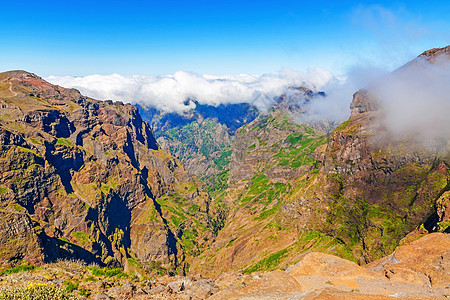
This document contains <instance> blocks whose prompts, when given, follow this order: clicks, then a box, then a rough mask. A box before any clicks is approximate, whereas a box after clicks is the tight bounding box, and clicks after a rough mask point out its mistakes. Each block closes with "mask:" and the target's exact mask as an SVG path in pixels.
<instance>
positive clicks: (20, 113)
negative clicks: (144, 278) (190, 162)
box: [0, 71, 211, 272]
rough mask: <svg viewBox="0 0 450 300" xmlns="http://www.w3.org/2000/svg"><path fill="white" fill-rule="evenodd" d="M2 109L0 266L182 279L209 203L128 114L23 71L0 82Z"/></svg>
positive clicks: (204, 232) (130, 109)
mask: <svg viewBox="0 0 450 300" xmlns="http://www.w3.org/2000/svg"><path fill="white" fill-rule="evenodd" d="M0 106H1V107H2V108H1V110H0V213H1V214H2V216H4V217H3V218H2V220H1V221H0V228H1V229H0V231H1V232H2V237H1V239H2V243H1V244H0V253H2V255H0V265H1V266H7V265H12V264H15V263H17V262H19V261H22V260H24V261H30V262H32V263H34V264H39V263H43V262H48V261H53V260H56V259H58V258H80V259H83V260H85V261H88V262H90V261H95V262H98V263H100V264H108V265H120V266H125V267H126V268H128V267H129V265H130V261H132V262H133V266H134V267H135V266H136V265H139V266H141V267H143V268H145V267H146V265H148V266H150V267H149V268H156V269H157V268H162V267H165V268H168V269H169V270H175V268H179V270H181V271H180V272H182V270H183V266H184V263H185V261H186V259H187V257H188V256H189V255H191V254H192V253H191V252H190V251H193V250H192V249H188V250H187V249H186V248H185V247H184V244H183V243H185V242H184V240H186V236H185V235H186V234H189V239H191V240H190V242H189V245H190V248H193V249H196V248H195V247H198V246H199V245H198V243H197V242H196V241H197V239H198V240H201V242H200V243H204V242H205V241H206V240H208V238H209V237H210V236H211V233H210V231H209V229H208V226H209V225H208V224H209V222H210V214H209V212H210V211H209V210H210V207H209V198H208V196H207V195H206V194H205V193H202V192H201V191H199V190H198V189H197V187H196V183H195V182H194V181H193V179H192V178H191V177H190V176H189V175H188V173H187V172H186V170H185V169H184V168H183V166H182V165H181V163H180V161H179V160H178V159H176V158H174V157H173V156H171V155H170V154H168V153H166V152H164V151H163V150H161V149H160V148H159V146H158V145H157V143H156V140H155V138H154V136H153V132H152V129H151V128H150V126H149V125H148V124H147V123H146V122H144V121H143V120H142V118H141V117H140V115H139V113H138V109H137V108H136V107H134V106H132V105H129V104H123V103H121V102H112V101H104V102H102V101H97V100H94V99H91V98H87V97H84V96H82V95H81V94H80V93H79V92H78V91H77V90H74V89H65V88H62V87H59V86H54V85H51V84H49V83H48V82H46V81H44V80H43V79H41V78H40V77H38V76H36V75H34V74H31V73H27V72H24V71H12V72H5V73H1V74H0ZM174 201H178V202H180V203H181V204H177V205H176V206H177V209H176V210H174V209H170V208H169V207H172V206H174V205H175V203H176V202H174ZM192 207H194V210H195V213H192V212H190V211H189V209H191V211H192ZM193 220H195V222H194V221H193ZM197 224H202V225H201V226H200V225H197ZM193 232H194V233H193ZM200 237H201V239H200Z"/></svg>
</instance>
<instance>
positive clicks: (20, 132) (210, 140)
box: [0, 47, 450, 299]
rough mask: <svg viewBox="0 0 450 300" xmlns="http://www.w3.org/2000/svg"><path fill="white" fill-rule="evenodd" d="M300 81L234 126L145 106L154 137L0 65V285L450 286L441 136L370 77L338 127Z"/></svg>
mask: <svg viewBox="0 0 450 300" xmlns="http://www.w3.org/2000/svg"><path fill="white" fill-rule="evenodd" d="M449 50H450V47H446V48H441V49H433V50H430V51H426V52H424V53H423V54H422V55H420V56H419V57H418V58H417V59H416V60H414V61H412V62H410V63H408V64H406V65H405V66H404V67H402V68H400V69H399V70H398V71H396V72H394V75H395V74H400V75H401V74H408V73H410V72H415V73H417V74H419V75H420V74H421V72H424V68H423V66H426V65H437V64H440V63H442V61H448V60H450V54H449V53H450V51H449ZM425 68H426V67H425ZM394 75H391V76H394ZM296 95H297V96H298V98H295V99H291V98H289V97H287V96H285V95H284V96H283V95H282V96H280V98H279V99H277V100H276V101H275V102H274V106H273V107H272V108H271V109H269V110H268V111H267V112H264V113H259V114H258V116H254V115H253V114H254V111H253V110H252V109H250V108H248V107H247V108H248V110H246V113H248V118H247V117H245V118H243V119H242V120H240V122H241V121H242V122H243V123H245V124H244V125H243V126H240V127H239V126H238V125H237V123H236V122H232V120H221V119H220V118H219V117H218V116H217V114H215V113H214V111H213V112H211V111H209V110H210V109H212V108H210V107H208V108H201V109H207V110H208V113H205V112H199V111H191V112H185V116H184V117H183V118H181V119H182V120H181V121H180V120H179V118H178V117H176V118H175V117H173V118H175V119H176V120H175V121H174V120H173V119H172V118H167V119H164V118H165V117H164V116H161V115H155V114H154V112H152V111H151V110H150V111H147V117H148V118H150V117H151V118H157V120H153V124H156V125H157V126H156V127H157V128H158V131H159V133H158V142H159V143H158V142H157V140H156V138H155V134H154V132H153V130H152V128H151V127H150V125H149V123H147V122H146V121H144V120H143V118H142V117H141V115H140V113H139V110H138V108H136V107H135V106H132V105H130V104H123V103H121V102H112V101H98V100H95V99H91V98H89V97H85V96H83V95H81V94H80V93H79V92H78V91H76V90H73V89H65V88H62V87H59V86H54V85H51V84H49V83H48V82H46V81H44V80H43V79H41V78H40V77H38V76H36V75H34V74H31V73H28V72H24V71H11V72H5V73H1V74H0V215H1V217H2V218H1V219H0V220H1V221H0V286H2V288H3V289H6V290H4V291H3V292H0V299H2V297H3V298H6V299H14V298H11V297H10V298H8V297H9V296H11V295H12V294H11V293H16V294H20V293H22V294H21V295H24V293H25V294H26V293H53V294H55V293H58V295H60V296H58V297H59V298H61V299H72V298H74V297H79V298H97V299H102V298H103V299H108V298H115V299H140V298H141V299H152V298H154V299H167V298H172V299H206V298H208V297H211V298H212V299H239V298H243V299H264V298H266V299H279V298H281V299H283V298H285V299H289V298H290V299H328V298H330V299H340V298H342V299H347V298H350V299H352V298H356V299H358V298H361V299H385V298H386V299H387V298H392V297H394V298H405V299H440V298H445V297H449V295H450V280H449V278H450V267H449V263H450V257H449V253H450V252H449V251H450V250H449V249H450V247H449V246H450V241H449V236H448V235H447V233H449V231H450V200H449V199H450V186H449V181H448V178H449V173H450V157H449V153H450V152H448V150H449V149H448V145H449V141H450V139H449V138H448V137H441V138H440V139H439V141H438V142H437V143H435V142H433V143H423V141H420V140H417V139H416V138H414V137H415V136H414V135H411V136H396V135H394V134H393V133H392V132H391V131H390V130H389V128H388V127H387V126H385V123H384V121H385V116H386V110H385V108H384V107H383V105H382V103H383V102H382V99H378V98H377V97H376V96H375V94H374V93H373V91H372V90H370V89H368V90H360V91H358V92H356V93H355V94H354V97H353V102H352V104H351V116H350V118H349V120H347V121H346V122H344V123H342V124H340V125H339V126H337V127H336V128H335V129H334V130H332V129H331V128H332V127H333V124H332V123H329V122H326V121H317V120H315V121H314V122H312V121H311V120H309V119H308V118H307V107H308V103H310V101H314V99H315V97H323V96H324V95H323V94H321V93H314V92H312V91H311V90H309V89H307V88H298V89H297V92H296ZM293 100H294V101H293ZM220 109H224V108H220ZM141 110H142V108H141ZM144 115H145V114H144ZM206 116H210V117H206ZM147 117H146V118H147ZM177 118H178V119H177ZM177 120H178V121H177ZM149 121H150V122H152V120H149ZM227 122H228V123H227ZM227 124H228V125H227ZM229 126H230V127H229ZM162 148H164V149H162ZM174 155H175V156H174ZM176 156H178V157H179V158H177V157H176ZM180 159H182V161H183V162H182V161H181V160H180ZM186 168H192V169H186ZM11 286H13V287H15V288H16V290H10V288H11ZM22 298H23V297H22ZM35 298H36V297H35Z"/></svg>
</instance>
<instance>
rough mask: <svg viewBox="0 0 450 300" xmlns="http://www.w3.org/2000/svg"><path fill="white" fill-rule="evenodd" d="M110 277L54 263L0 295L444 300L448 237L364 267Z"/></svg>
mask: <svg viewBox="0 0 450 300" xmlns="http://www.w3.org/2000/svg"><path fill="white" fill-rule="evenodd" d="M111 271H112V270H109V272H110V273H108V270H105V269H102V268H99V267H97V266H92V265H91V266H86V264H84V263H82V262H74V261H59V262H56V263H52V264H47V265H44V266H42V267H40V268H37V269H33V270H29V271H22V272H19V273H15V274H10V275H2V276H1V277H0V280H1V281H0V290H1V289H3V290H6V291H8V290H9V291H10V287H11V286H15V287H16V289H20V287H22V289H24V290H27V289H28V290H33V287H41V289H42V287H44V288H47V289H51V288H53V287H60V288H61V289H62V290H63V291H70V292H72V295H77V297H79V298H85V297H87V298H92V299H399V298H400V299H447V298H448V297H449V296H450V284H449V282H448V278H449V276H450V236H449V235H446V234H442V233H432V234H428V235H425V236H423V237H421V238H420V239H418V240H415V241H413V242H411V243H409V244H405V245H401V246H400V247H398V249H397V250H396V251H395V252H394V253H392V254H391V255H389V256H387V257H385V258H382V259H380V260H377V261H375V262H373V263H371V264H367V265H365V266H359V265H357V264H356V263H354V262H350V261H348V260H345V259H342V258H339V257H336V256H333V255H329V254H323V253H319V252H307V253H304V254H303V257H302V258H301V260H300V261H299V262H298V263H297V264H295V265H293V266H289V267H288V268H287V269H286V270H284V271H283V270H279V271H271V272H264V273H261V272H256V273H253V274H251V275H250V274H243V273H242V272H226V273H223V274H221V275H220V276H219V277H217V278H214V279H208V278H202V277H201V276H198V275H191V276H187V277H181V276H172V277H168V276H164V277H157V278H154V279H150V278H145V279H141V280H139V279H138V278H130V277H129V276H128V275H127V274H125V273H123V272H121V271H118V270H117V269H116V270H115V271H114V272H111ZM50 287H51V288H50ZM9 293H10V294H11V293H12V292H9ZM15 293H16V294H19V292H18V291H16V292H15ZM67 294H69V293H68V292H66V294H65V295H67ZM1 295H2V294H1V292H0V298H1V297H2V296H1ZM69 295H70V294H69ZM6 299H9V298H6Z"/></svg>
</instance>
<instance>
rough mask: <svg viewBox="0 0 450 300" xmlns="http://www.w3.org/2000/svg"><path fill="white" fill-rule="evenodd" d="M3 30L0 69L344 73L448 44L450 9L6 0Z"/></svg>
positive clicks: (427, 4)
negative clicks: (319, 70)
mask: <svg viewBox="0 0 450 300" xmlns="http://www.w3.org/2000/svg"><path fill="white" fill-rule="evenodd" d="M0 26H1V28H2V34H1V35H0V56H1V60H0V70H2V71H6V70H11V69H25V70H27V71H30V72H34V73H36V74H38V75H41V76H49V75H57V76H64V75H70V76H85V75H89V74H112V73H119V74H122V75H125V76H129V75H134V74H139V75H150V76H155V75H162V74H173V73H174V72H176V71H179V70H182V71H189V72H195V73H198V74H204V73H207V74H216V75H224V74H241V73H246V74H263V73H274V72H279V71H280V70H282V69H283V68H284V67H288V68H291V69H293V70H300V71H304V70H306V69H308V68H312V67H321V68H323V69H326V70H329V71H331V72H333V73H337V74H339V73H345V72H346V70H347V69H348V68H351V67H352V66H353V65H358V64H359V65H361V64H363V65H364V64H370V65H375V66H377V67H380V68H384V69H388V70H391V69H394V68H395V67H398V66H400V65H401V64H403V63H405V62H406V61H408V60H410V59H411V58H413V57H414V56H416V55H417V54H419V53H420V52H422V51H424V50H426V49H428V48H433V47H442V46H446V45H448V44H450V42H449V41H450V2H449V1H433V0H430V1H407V2H406V1H405V2H391V1H373V2H372V1H365V2H357V1H344V0H341V1H321V2H320V3H314V1H285V0H277V1H234V0H231V1H230V0H228V1H212V0H210V1H170V0H168V1H161V0H159V1H136V0H134V1H133V0H132V1H116V0H109V1H93V0H91V1H84V0H78V1H72V0H66V1H7V2H4V3H2V9H1V11H0Z"/></svg>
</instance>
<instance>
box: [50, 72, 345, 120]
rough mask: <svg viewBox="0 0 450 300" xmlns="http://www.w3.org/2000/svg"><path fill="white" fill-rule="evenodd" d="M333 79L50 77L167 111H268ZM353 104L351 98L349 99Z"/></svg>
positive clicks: (325, 75)
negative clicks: (244, 107)
mask: <svg viewBox="0 0 450 300" xmlns="http://www.w3.org/2000/svg"><path fill="white" fill-rule="evenodd" d="M333 78H334V76H333V75H332V74H331V73H330V72H328V71H326V70H323V69H319V68H314V69H310V70H308V72H307V73H306V74H305V73H301V72H296V71H293V70H290V69H284V70H282V71H281V72H279V73H278V74H263V75H246V74H242V75H236V76H234V75H225V76H216V75H208V74H205V75H198V74H195V73H189V72H184V71H178V72H176V73H175V74H173V75H165V76H157V77H151V76H137V75H135V76H129V77H126V76H122V75H119V74H112V75H88V76H84V77H71V76H64V77H60V76H50V77H48V78H46V80H48V81H49V82H51V83H53V84H58V85H61V86H64V87H72V88H76V89H78V90H80V91H81V93H82V94H84V95H87V96H90V97H93V98H96V99H101V100H106V99H111V100H120V101H124V102H130V103H142V104H146V105H150V106H154V107H157V108H159V109H162V110H165V111H181V110H186V109H189V108H190V107H186V106H185V105H184V102H185V100H186V99H187V98H195V99H196V100H197V101H198V102H199V103H201V104H209V105H215V106H217V105H219V104H225V103H251V104H253V105H255V106H257V107H259V108H261V109H265V108H267V106H269V105H270V104H271V103H272V101H273V98H274V97H277V96H280V95H281V94H282V93H283V92H284V91H286V89H287V88H288V87H291V86H306V87H309V88H311V89H312V90H315V91H317V90H320V89H322V88H323V87H324V85H325V84H327V83H328V82H330V81H331V80H333ZM350 100H351V98H350Z"/></svg>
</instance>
